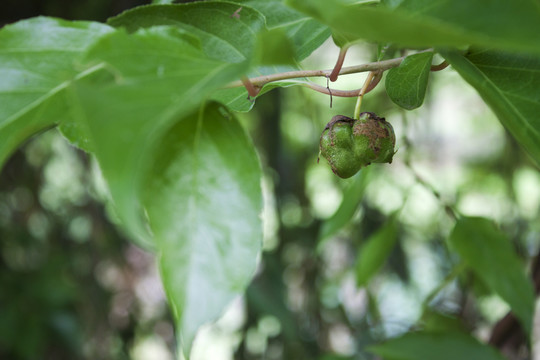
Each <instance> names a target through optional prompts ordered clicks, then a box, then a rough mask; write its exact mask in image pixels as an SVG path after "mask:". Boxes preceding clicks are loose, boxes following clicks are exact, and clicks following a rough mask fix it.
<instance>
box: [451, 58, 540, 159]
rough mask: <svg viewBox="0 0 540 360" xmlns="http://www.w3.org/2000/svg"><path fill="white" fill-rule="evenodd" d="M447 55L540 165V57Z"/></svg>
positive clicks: (455, 67)
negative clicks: (539, 115)
mask: <svg viewBox="0 0 540 360" xmlns="http://www.w3.org/2000/svg"><path fill="white" fill-rule="evenodd" d="M443 54H444V56H445V57H446V59H447V60H448V61H449V62H450V64H452V67H453V68H454V69H456V71H457V72H459V74H460V75H461V76H462V77H463V78H464V79H465V80H466V81H467V82H468V83H469V84H471V85H472V86H473V87H474V88H475V89H476V91H478V93H479V94H480V96H482V98H483V99H484V101H485V102H486V103H487V104H488V105H489V106H490V107H491V109H492V110H493V112H495V114H497V116H498V117H499V120H500V121H501V123H502V124H503V125H504V126H505V127H506V128H507V129H508V131H510V132H511V133H512V135H513V136H514V137H515V138H516V140H517V141H518V142H519V143H520V144H521V146H523V147H524V148H525V150H527V152H528V153H529V154H530V155H531V156H532V158H533V159H534V160H535V161H536V163H537V164H540V146H539V145H538V144H540V121H539V119H538V116H537V114H538V112H539V111H540V90H539V89H540V72H539V71H540V57H538V56H532V55H523V54H511V53H502V52H496V51H491V50H490V51H486V50H478V49H476V50H475V49H473V50H471V51H469V52H468V53H467V54H466V56H463V55H461V54H459V53H457V52H443Z"/></svg>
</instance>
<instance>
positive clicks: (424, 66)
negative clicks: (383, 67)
mask: <svg viewBox="0 0 540 360" xmlns="http://www.w3.org/2000/svg"><path fill="white" fill-rule="evenodd" d="M431 59H433V53H430V52H428V53H420V54H414V55H409V56H407V57H406V58H405V59H404V60H403V62H402V63H401V64H400V65H399V66H398V67H397V68H393V69H390V70H389V71H388V74H387V75H386V83H385V87H386V93H387V94H388V96H389V97H390V99H392V101H393V102H395V103H396V104H397V105H399V106H401V107H402V108H404V109H407V110H412V109H416V108H418V107H420V106H422V103H423V102H424V97H425V96H426V89H427V84H428V79H429V73H430V68H431Z"/></svg>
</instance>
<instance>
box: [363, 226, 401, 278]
mask: <svg viewBox="0 0 540 360" xmlns="http://www.w3.org/2000/svg"><path fill="white" fill-rule="evenodd" d="M397 239H398V232H397V224H396V221H395V220H393V219H391V220H390V221H389V222H388V223H387V224H385V225H384V226H383V227H382V228H380V229H379V230H377V232H375V233H374V234H373V235H371V236H370V237H369V238H368V239H367V240H366V242H365V243H364V244H363V245H362V247H361V248H360V250H359V251H358V258H357V259H356V283H357V284H358V286H365V285H366V284H367V283H368V282H369V280H370V279H371V278H372V277H373V275H375V274H376V273H377V271H379V269H380V268H381V266H382V265H383V264H384V263H385V261H386V259H387V258H388V256H389V255H390V253H391V252H392V249H393V248H394V245H395V243H396V241H397Z"/></svg>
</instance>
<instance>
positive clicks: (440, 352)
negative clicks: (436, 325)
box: [371, 332, 504, 360]
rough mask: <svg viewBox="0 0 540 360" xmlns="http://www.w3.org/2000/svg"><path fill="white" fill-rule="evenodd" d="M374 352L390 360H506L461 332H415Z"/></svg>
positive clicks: (377, 347)
mask: <svg viewBox="0 0 540 360" xmlns="http://www.w3.org/2000/svg"><path fill="white" fill-rule="evenodd" d="M371 351H373V352H374V353H375V354H377V355H380V356H382V357H383V358H384V359H387V360H417V359H429V358H432V357H437V359H441V360H454V359H467V358H470V359H479V360H503V359H504V357H503V356H502V355H501V354H500V353H498V352H497V351H496V350H494V349H493V348H490V347H488V346H486V345H483V344H481V343H479V342H478V340H476V339H474V338H473V337H470V336H468V335H465V334H462V333H452V332H445V333H422V332H419V333H414V332H411V333H409V334H407V335H404V336H402V337H400V338H397V339H392V340H389V341H387V342H385V343H383V344H381V345H376V346H373V347H371Z"/></svg>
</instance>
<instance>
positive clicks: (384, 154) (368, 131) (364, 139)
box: [319, 112, 396, 179]
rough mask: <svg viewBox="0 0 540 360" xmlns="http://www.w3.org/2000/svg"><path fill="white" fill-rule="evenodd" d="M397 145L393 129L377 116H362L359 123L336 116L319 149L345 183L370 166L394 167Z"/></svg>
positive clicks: (342, 116)
mask: <svg viewBox="0 0 540 360" xmlns="http://www.w3.org/2000/svg"><path fill="white" fill-rule="evenodd" d="M395 145H396V136H395V134H394V129H393V128H392V125H390V123H388V122H387V121H386V120H385V119H384V118H380V117H378V116H377V115H375V114H374V113H371V112H363V113H361V114H360V117H359V118H358V119H357V120H356V119H351V118H349V117H347V116H344V115H336V116H334V117H333V118H332V120H331V121H330V122H329V123H328V124H326V127H325V128H324V130H323V132H322V134H321V140H320V143H319V148H320V151H321V155H322V156H323V157H324V158H325V159H326V160H328V163H329V164H330V166H331V168H332V171H333V172H334V173H335V174H336V175H337V176H339V177H341V178H344V179H346V178H349V177H351V176H353V175H354V174H356V173H357V172H358V171H359V170H360V169H361V168H362V167H364V166H368V165H369V164H371V163H391V162H392V158H393V156H394V154H395V151H394V147H395Z"/></svg>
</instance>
